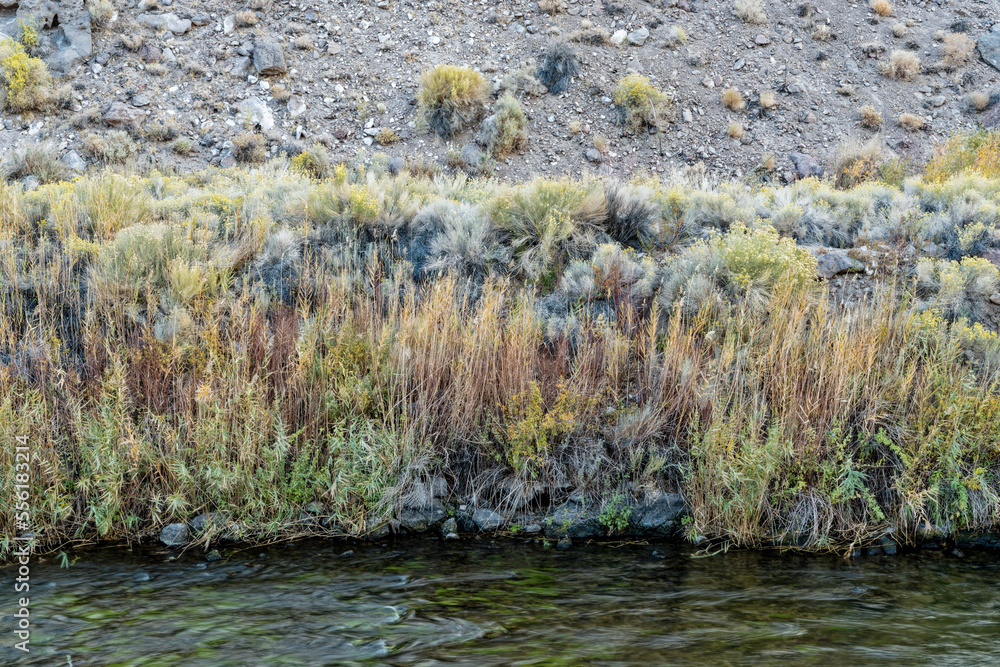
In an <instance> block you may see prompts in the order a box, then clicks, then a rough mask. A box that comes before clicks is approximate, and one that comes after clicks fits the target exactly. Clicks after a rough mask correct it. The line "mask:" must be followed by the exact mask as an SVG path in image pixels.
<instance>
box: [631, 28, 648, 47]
mask: <svg viewBox="0 0 1000 667" xmlns="http://www.w3.org/2000/svg"><path fill="white" fill-rule="evenodd" d="M647 39H649V29H648V28H646V27H645V26H643V27H641V28H639V29H638V30H636V31H634V32H631V33H629V36H628V43H629V44H632V45H633V46H642V45H643V44H645V43H646V40H647Z"/></svg>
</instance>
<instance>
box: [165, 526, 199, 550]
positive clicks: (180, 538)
mask: <svg viewBox="0 0 1000 667" xmlns="http://www.w3.org/2000/svg"><path fill="white" fill-rule="evenodd" d="M190 538H191V531H190V530H188V527H187V525H185V524H183V523H172V524H170V525H168V526H164V528H163V530H161V531H160V542H163V543H164V544H165V545H167V546H168V547H180V546H184V545H185V544H187V543H188V540H189V539H190Z"/></svg>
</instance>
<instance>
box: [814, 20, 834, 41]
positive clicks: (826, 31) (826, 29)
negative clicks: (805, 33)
mask: <svg viewBox="0 0 1000 667" xmlns="http://www.w3.org/2000/svg"><path fill="white" fill-rule="evenodd" d="M832 36H833V31H832V30H831V29H830V26H828V25H827V24H825V23H820V24H818V25H816V26H815V27H814V28H813V29H812V32H811V33H810V37H812V38H813V39H815V40H816V41H817V42H826V41H829V39H830V38H831V37H832Z"/></svg>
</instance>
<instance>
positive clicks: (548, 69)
mask: <svg viewBox="0 0 1000 667" xmlns="http://www.w3.org/2000/svg"><path fill="white" fill-rule="evenodd" d="M577 70H578V67H577V63H576V52H575V51H574V50H573V48H572V47H571V46H570V45H569V44H566V43H565V42H556V43H554V44H552V45H551V46H549V48H548V50H546V52H545V54H544V55H543V56H542V61H541V63H539V65H538V70H537V71H536V72H535V76H536V77H537V78H538V80H539V81H540V82H541V83H542V85H544V86H545V87H546V88H548V90H549V92H550V93H552V94H553V95H558V94H559V93H562V92H564V91H565V90H566V88H568V87H569V83H570V81H572V79H573V77H574V76H576V73H577Z"/></svg>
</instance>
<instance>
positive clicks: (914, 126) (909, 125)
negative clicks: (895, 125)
mask: <svg viewBox="0 0 1000 667" xmlns="http://www.w3.org/2000/svg"><path fill="white" fill-rule="evenodd" d="M899 125H900V127H902V128H903V129H905V130H909V131H910V132H916V131H917V130H922V129H924V119H923V117H922V116H918V115H916V114H912V113H903V114H900V115H899Z"/></svg>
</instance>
